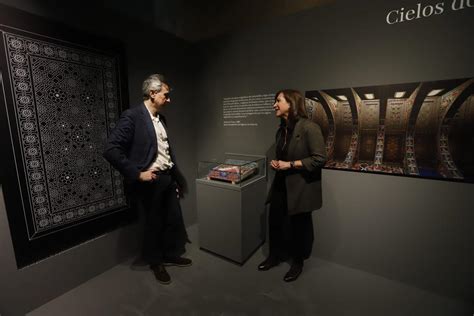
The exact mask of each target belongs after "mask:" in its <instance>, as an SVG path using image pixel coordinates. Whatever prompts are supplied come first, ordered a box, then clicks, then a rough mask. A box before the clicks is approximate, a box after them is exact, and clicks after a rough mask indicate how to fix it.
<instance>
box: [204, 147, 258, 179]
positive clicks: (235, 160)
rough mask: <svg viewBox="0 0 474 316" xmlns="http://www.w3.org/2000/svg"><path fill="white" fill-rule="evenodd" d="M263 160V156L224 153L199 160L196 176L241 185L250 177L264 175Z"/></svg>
mask: <svg viewBox="0 0 474 316" xmlns="http://www.w3.org/2000/svg"><path fill="white" fill-rule="evenodd" d="M265 161H266V159H265V157H263V156H253V155H244V154H234V153H226V154H225V155H224V157H222V158H220V159H212V160H207V161H200V162H199V165H198V175H197V178H198V179H207V180H213V181H221V182H228V183H231V184H234V185H242V184H244V182H245V181H247V180H250V179H252V178H257V177H262V176H263V177H265V176H266V163H265Z"/></svg>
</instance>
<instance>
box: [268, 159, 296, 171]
mask: <svg viewBox="0 0 474 316" xmlns="http://www.w3.org/2000/svg"><path fill="white" fill-rule="evenodd" d="M270 166H271V167H272V168H273V169H275V170H288V169H290V168H291V166H290V162H289V161H283V160H272V161H271V162H270Z"/></svg>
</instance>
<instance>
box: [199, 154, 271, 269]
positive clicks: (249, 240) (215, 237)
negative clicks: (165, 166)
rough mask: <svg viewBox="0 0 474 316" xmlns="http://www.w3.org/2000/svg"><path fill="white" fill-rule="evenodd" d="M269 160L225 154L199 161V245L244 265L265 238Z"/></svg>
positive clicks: (259, 157)
mask: <svg viewBox="0 0 474 316" xmlns="http://www.w3.org/2000/svg"><path fill="white" fill-rule="evenodd" d="M266 187H267V186H266V159H265V157H263V156H250V155H240V154H226V156H225V159H221V160H218V161H201V162H199V168H198V177H197V179H196V201H197V203H196V205H197V212H198V220H199V246H200V248H201V249H203V250H206V251H209V252H211V253H213V254H216V255H219V256H221V257H224V258H226V259H229V260H231V261H233V262H235V263H238V264H243V263H244V262H245V261H246V260H247V259H248V258H249V257H250V256H251V255H252V253H253V252H254V251H255V250H256V249H258V247H260V246H261V244H262V243H263V242H264V241H265V230H264V227H265V225H264V224H265V198H266Z"/></svg>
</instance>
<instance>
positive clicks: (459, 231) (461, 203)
mask: <svg viewBox="0 0 474 316" xmlns="http://www.w3.org/2000/svg"><path fill="white" fill-rule="evenodd" d="M439 2H440V1H438V2H437V1H400V0H398V1H357V2H353V1H336V3H334V4H332V5H326V6H324V7H321V8H318V9H314V10H310V11H305V12H302V13H299V14H296V15H293V16H289V17H286V18H280V19H278V20H275V21H273V22H271V23H266V24H265V25H263V26H260V27H257V28H253V29H248V30H244V31H241V32H239V33H234V34H232V35H230V36H225V37H221V38H217V39H214V40H211V41H208V42H205V43H201V45H200V51H201V52H202V54H203V59H204V62H203V64H202V68H201V70H200V74H199V78H200V82H201V84H202V85H201V86H200V98H199V99H200V102H199V109H200V110H199V115H200V117H201V119H200V120H199V122H198V129H197V130H198V131H199V137H198V140H199V141H198V145H197V158H198V159H200V160H207V159H213V158H216V157H219V156H220V155H221V154H222V153H224V152H240V153H252V154H264V153H265V152H266V151H267V150H268V149H269V147H270V145H271V143H272V141H273V138H274V133H275V131H276V129H277V126H278V124H279V122H278V120H277V119H276V118H274V117H273V116H272V115H268V116H262V117H259V118H257V119H255V121H258V124H259V126H258V127H224V126H223V109H222V107H223V98H225V97H234V96H246V95H259V94H267V93H272V92H275V91H277V90H278V89H281V88H297V89H300V90H302V91H305V90H313V89H330V88H344V87H354V86H369V85H384V84H392V83H406V82H417V81H430V80H441V79H455V78H464V77H472V76H473V74H474V63H473V62H472V61H473V56H474V43H473V40H472V39H473V38H474V8H466V9H464V10H459V11H452V10H451V8H450V5H451V1H445V4H444V13H443V14H439V15H433V16H430V17H426V18H420V19H415V20H412V21H407V22H403V23H397V24H393V25H389V24H387V23H386V21H385V19H386V15H387V14H388V12H390V11H391V10H395V9H399V10H400V9H401V8H402V7H403V8H404V11H405V12H406V11H407V10H409V9H411V8H414V9H417V3H420V4H421V6H422V7H425V6H427V5H432V6H434V5H435V4H436V3H439ZM458 3H459V2H458ZM426 12H429V11H426ZM270 174H271V172H270ZM472 192H474V187H473V185H472V184H459V183H448V182H444V181H430V180H423V179H411V178H403V177H396V176H385V175H373V174H363V173H352V172H344V171H336V170H324V171H323V204H324V206H323V208H322V209H321V210H319V211H318V212H316V213H315V214H314V216H313V218H314V224H315V229H316V242H315V247H314V252H313V255H314V256H318V257H321V258H324V259H327V260H330V261H334V262H337V263H340V264H344V265H348V266H351V267H355V268H358V269H362V270H366V271H369V272H372V273H376V274H379V275H382V276H385V277H387V278H390V279H395V280H399V281H402V282H406V283H409V284H412V285H415V286H417V287H421V288H424V289H427V290H430V291H435V292H438V293H440V294H442V295H449V296H453V297H458V298H463V299H465V300H471V299H472V297H474V289H473V284H474V278H473V276H474V274H473V267H474V255H473V254H474V246H473V244H472V242H473V240H474V231H473V230H472V227H471V223H472V222H473V219H474V213H473V210H472V205H474V197H473V195H472Z"/></svg>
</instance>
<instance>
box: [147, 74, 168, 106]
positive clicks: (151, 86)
mask: <svg viewBox="0 0 474 316" xmlns="http://www.w3.org/2000/svg"><path fill="white" fill-rule="evenodd" d="M163 84H166V85H168V84H167V83H166V79H165V76H163V75H161V74H153V75H150V76H148V78H146V79H145V81H143V85H142V93H143V100H148V99H149V98H150V91H158V92H160V91H161V87H162V86H163Z"/></svg>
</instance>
